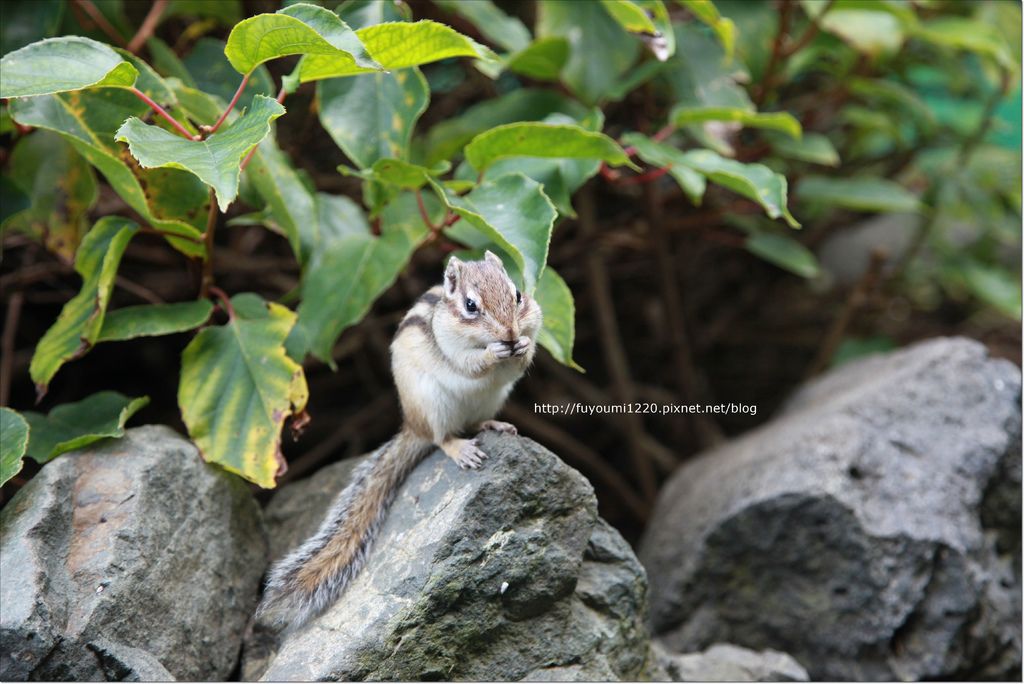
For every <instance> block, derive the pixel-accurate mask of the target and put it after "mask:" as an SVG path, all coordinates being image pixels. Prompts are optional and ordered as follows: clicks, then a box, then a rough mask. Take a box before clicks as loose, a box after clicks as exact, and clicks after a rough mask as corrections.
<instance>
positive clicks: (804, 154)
mask: <svg viewBox="0 0 1024 684" xmlns="http://www.w3.org/2000/svg"><path fill="white" fill-rule="evenodd" d="M769 139H770V141H771V144H772V149H773V150H774V151H775V152H776V153H777V154H779V155H781V156H783V157H787V158H789V159H798V160H800V161H805V162H810V163H812V164H821V165H822V166H839V153H838V152H836V148H835V147H834V146H833V145H832V141H831V140H829V139H828V138H827V137H825V136H824V135H822V134H821V133H807V134H806V135H804V136H803V137H802V138H800V139H798V140H793V139H792V138H789V137H785V136H781V135H780V136H772V137H771V138H769Z"/></svg>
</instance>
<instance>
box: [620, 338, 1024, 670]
mask: <svg viewBox="0 0 1024 684" xmlns="http://www.w3.org/2000/svg"><path fill="white" fill-rule="evenodd" d="M1020 389H1021V381H1020V370H1019V369H1018V368H1017V367H1015V366H1014V365H1013V364H1011V363H1009V362H1007V361H1000V360H993V359H990V358H989V357H988V355H987V354H986V351H985V349H984V347H982V346H981V345H980V344H978V343H976V342H972V341H968V340H963V339H938V340H933V341H929V342H926V343H922V344H918V345H915V346H913V347H909V348H907V349H904V350H901V351H897V352H893V353H891V354H887V355H884V356H877V357H872V358H868V359H865V360H862V361H859V362H854V363H851V364H848V365H846V366H843V367H840V368H839V369H837V370H835V371H832V372H831V373H829V374H827V375H826V376H825V377H823V378H821V379H820V380H817V381H815V382H812V383H811V384H810V385H809V386H807V387H806V388H804V389H803V390H802V391H801V392H799V393H798V394H797V395H796V396H795V397H794V398H793V399H792V401H791V402H790V403H789V404H788V406H787V407H786V408H785V409H784V410H783V412H782V413H781V415H779V416H777V417H776V418H775V419H774V420H772V421H771V422H770V423H768V424H767V425H764V426H763V427H761V428H760V429H757V430H755V431H754V432H752V433H750V434H748V435H746V436H744V437H742V438H740V439H737V440H735V441H733V442H730V443H728V444H726V445H724V446H722V447H720V448H716V449H715V450H713V451H711V452H709V453H707V454H704V455H702V456H700V457H698V458H697V459H695V460H693V461H691V462H689V463H687V464H686V465H685V466H684V467H682V468H681V469H680V470H679V472H677V473H676V474H675V475H674V476H673V477H672V479H671V480H670V482H669V483H668V484H667V486H666V487H665V488H664V489H663V491H662V492H661V495H660V497H659V500H658V503H657V506H656V510H655V512H654V515H653V518H652V520H651V522H650V525H649V527H648V530H647V533H646V536H645V537H644V539H643V542H642V544H641V552H640V558H641V560H642V561H643V563H644V565H645V567H646V568H647V571H648V576H649V579H650V585H651V619H650V621H651V626H652V628H653V631H654V632H656V633H657V634H658V635H659V636H660V638H662V639H663V640H664V641H665V643H666V644H668V645H669V647H670V648H671V649H672V650H675V651H692V650H699V649H702V648H705V647H707V646H710V645H711V644H713V643H715V642H731V643H734V644H738V645H740V646H746V647H750V648H755V649H763V648H775V649H779V650H783V651H786V652H788V653H790V654H792V655H793V656H794V657H795V658H796V659H797V660H798V661H799V662H800V663H801V664H802V665H803V666H804V667H806V668H807V670H808V671H809V672H810V674H811V676H812V677H813V678H825V679H840V680H843V679H853V680H876V679H885V680H891V679H908V680H917V679H936V678H952V679H964V678H979V677H981V678H1016V679H1019V677H1020V662H1021V613H1020V606H1021V586H1020V530H1021V508H1020V506H1021V501H1020V472H1021V466H1020V460H1021V452H1020V444H1021V413H1020V399H1021V394H1020Z"/></svg>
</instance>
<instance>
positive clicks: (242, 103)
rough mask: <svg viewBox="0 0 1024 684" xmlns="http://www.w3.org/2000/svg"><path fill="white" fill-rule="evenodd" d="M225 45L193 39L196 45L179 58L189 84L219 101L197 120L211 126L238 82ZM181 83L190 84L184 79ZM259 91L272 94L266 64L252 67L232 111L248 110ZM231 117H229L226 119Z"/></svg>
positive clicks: (272, 84)
mask: <svg viewBox="0 0 1024 684" xmlns="http://www.w3.org/2000/svg"><path fill="white" fill-rule="evenodd" d="M225 46H226V43H225V42H224V41H223V40H219V39H217V38H211V37H209V36H204V37H202V38H200V39H199V40H197V41H196V44H195V45H194V46H193V47H192V49H191V50H190V51H189V53H188V54H187V55H185V57H184V59H182V63H183V64H184V66H185V68H186V69H188V72H189V74H190V75H191V80H192V81H194V83H193V84H191V87H192V88H195V89H197V90H199V91H202V92H203V93H204V94H205V93H209V94H211V95H215V96H217V97H218V98H220V99H221V100H222V101H223V102H222V103H221V104H220V106H219V107H217V112H216V113H215V114H213V116H212V117H211V116H204V117H203V118H202V119H198V120H199V121H202V122H203V123H205V124H207V125H213V123H214V122H215V121H216V120H217V118H218V117H219V116H220V113H221V112H222V111H224V107H225V106H226V105H227V103H228V102H230V101H231V98H232V97H234V94H235V90H236V89H237V88H238V85H239V78H238V73H237V72H236V71H235V69H234V67H232V66H231V62H229V61H228V58H227V57H226V56H225V55H224V49H225ZM185 85H186V86H188V85H190V84H189V83H188V82H185ZM259 94H262V95H267V96H270V97H273V96H275V95H276V89H275V87H274V79H272V78H271V77H270V72H269V71H268V70H267V67H266V66H262V65H261V66H258V67H256V68H255V69H254V70H253V71H252V74H251V75H250V76H249V82H248V83H247V84H246V86H245V90H243V91H242V95H241V97H239V98H238V104H236V105H235V107H236V111H242V110H243V109H248V108H249V107H250V106H252V98H253V97H254V96H255V95H259ZM232 113H234V112H232ZM231 120H232V119H229V121H231Z"/></svg>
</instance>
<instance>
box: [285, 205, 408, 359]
mask: <svg viewBox="0 0 1024 684" xmlns="http://www.w3.org/2000/svg"><path fill="white" fill-rule="evenodd" d="M426 235H427V229H426V226H424V225H423V221H422V220H421V218H420V215H419V211H418V209H417V208H416V201H415V198H414V197H413V196H412V195H411V194H409V193H406V194H403V195H402V196H401V197H399V198H398V199H396V200H395V201H393V202H392V203H391V204H389V205H388V206H386V207H385V208H384V211H383V212H382V213H381V235H380V237H376V236H373V235H370V234H356V233H353V234H349V235H347V236H343V237H340V238H338V239H337V240H335V241H332V242H331V244H328V245H325V246H324V248H323V249H322V250H321V253H320V255H319V259H318V262H317V263H316V265H315V267H311V268H310V269H309V271H308V273H307V274H306V277H305V279H304V281H303V284H302V303H301V304H300V305H299V322H300V324H301V326H302V328H303V330H304V332H305V334H306V336H307V338H308V340H309V349H310V351H311V352H312V354H313V355H314V356H316V357H317V358H319V359H320V360H322V361H324V362H326V363H327V364H329V365H331V367H332V368H333V367H334V361H333V359H332V358H331V349H332V348H333V347H334V342H335V340H337V339H338V336H339V335H341V333H342V332H343V331H344V330H345V329H346V328H348V327H349V326H351V325H354V324H355V323H357V322H359V321H360V320H361V319H362V317H363V316H365V315H366V312H367V311H369V310H370V306H371V305H372V304H373V302H374V301H375V300H376V299H377V297H379V296H380V295H381V293H383V292H384V291H385V290H386V289H387V288H389V287H390V286H391V284H392V283H394V282H395V279H396V278H397V277H398V274H399V273H401V271H402V269H403V268H405V265H406V264H407V263H408V261H409V258H410V257H411V256H412V253H413V251H414V250H415V249H416V247H417V246H418V245H419V244H420V243H421V242H422V241H423V239H424V238H425V237H426Z"/></svg>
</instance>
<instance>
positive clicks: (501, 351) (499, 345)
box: [487, 342, 512, 360]
mask: <svg viewBox="0 0 1024 684" xmlns="http://www.w3.org/2000/svg"><path fill="white" fill-rule="evenodd" d="M487 352H488V353H489V354H491V355H492V356H494V358H496V359H499V360H500V359H507V358H508V357H510V356H512V347H509V346H508V345H507V344H505V343H504V342H491V343H490V344H489V345H487Z"/></svg>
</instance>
